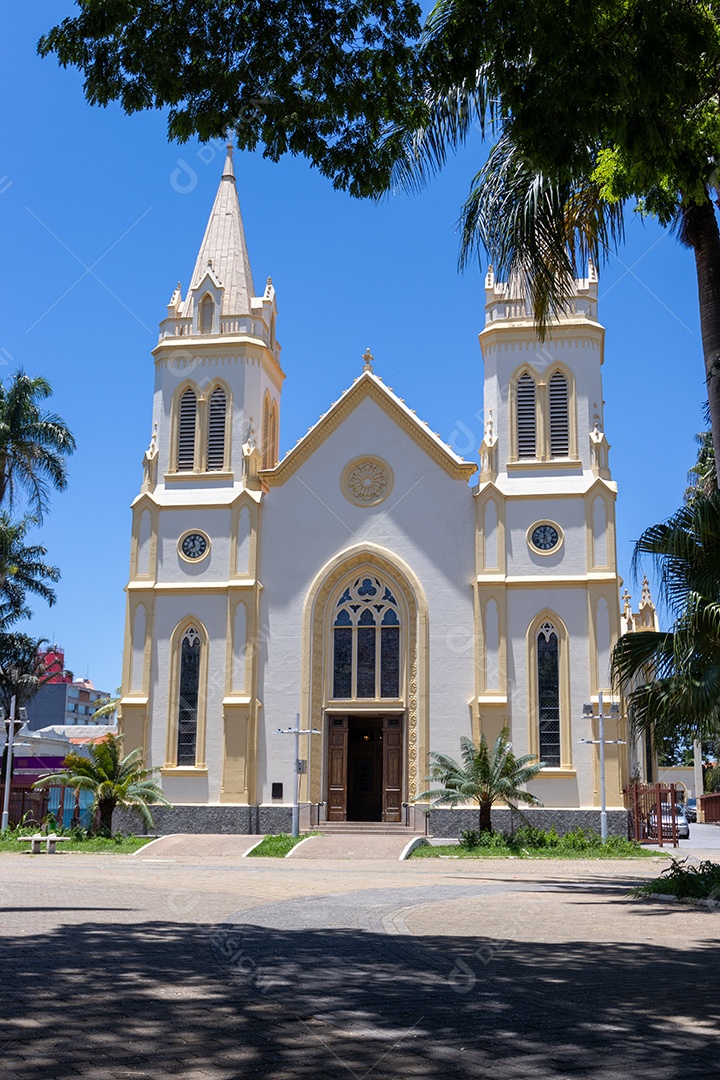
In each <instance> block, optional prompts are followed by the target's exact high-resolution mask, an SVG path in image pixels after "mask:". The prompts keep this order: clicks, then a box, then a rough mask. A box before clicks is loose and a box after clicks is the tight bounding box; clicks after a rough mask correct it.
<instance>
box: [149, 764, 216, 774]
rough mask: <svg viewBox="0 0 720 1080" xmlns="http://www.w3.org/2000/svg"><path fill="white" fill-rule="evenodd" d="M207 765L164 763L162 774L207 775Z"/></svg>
mask: <svg viewBox="0 0 720 1080" xmlns="http://www.w3.org/2000/svg"><path fill="white" fill-rule="evenodd" d="M207 773H208V767H207V765H163V766H162V767H161V769H160V775H161V776H207Z"/></svg>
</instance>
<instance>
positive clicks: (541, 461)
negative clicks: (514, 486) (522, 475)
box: [505, 458, 583, 499]
mask: <svg viewBox="0 0 720 1080" xmlns="http://www.w3.org/2000/svg"><path fill="white" fill-rule="evenodd" d="M505 467H506V469H507V472H509V473H514V472H547V471H548V470H552V471H555V470H560V469H566V470H570V469H577V470H581V469H582V467H583V463H582V460H581V459H580V458H518V459H517V461H508V462H507V463H506V466H505ZM527 498H535V499H537V498H538V496H537V495H532V496H527Z"/></svg>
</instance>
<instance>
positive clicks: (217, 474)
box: [163, 447, 235, 510]
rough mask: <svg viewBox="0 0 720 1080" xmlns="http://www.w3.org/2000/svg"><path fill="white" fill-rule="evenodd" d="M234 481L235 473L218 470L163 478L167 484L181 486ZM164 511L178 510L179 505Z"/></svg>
mask: <svg viewBox="0 0 720 1080" xmlns="http://www.w3.org/2000/svg"><path fill="white" fill-rule="evenodd" d="M226 449H227V447H226ZM234 479H235V473H234V472H231V471H229V470H224V471H222V472H221V471H220V470H219V469H218V470H216V471H211V472H202V471H200V470H198V471H197V472H172V473H165V475H164V476H163V480H164V482H165V483H166V484H179V483H182V482H183V481H185V482H186V483H187V481H188V480H191V481H204V480H221V481H227V482H229V481H231V480H234ZM193 505H196V504H193ZM163 509H171V510H175V509H177V504H176V503H173V504H172V506H169V507H163Z"/></svg>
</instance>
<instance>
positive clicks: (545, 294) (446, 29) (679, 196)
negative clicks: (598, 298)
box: [386, 0, 720, 469]
mask: <svg viewBox="0 0 720 1080" xmlns="http://www.w3.org/2000/svg"><path fill="white" fill-rule="evenodd" d="M484 7H485V9H487V10H486V14H487V12H488V11H490V8H491V5H484ZM495 8H496V9H497V20H496V21H494V18H493V16H494V11H493V12H491V14H490V18H489V25H491V26H494V28H495V30H496V31H499V33H500V37H499V39H497V40H496V39H495V38H492V39H488V40H483V35H482V32H480V33H478V28H479V25H480V23H481V21H482V16H481V14H480V12H479V10H477V9H476V8H475V7H473V5H462V4H459V3H458V2H457V0H438V2H437V3H436V5H435V7H434V8H433V10H432V12H431V14H430V16H429V17H428V20H427V24H426V29H425V35H424V39H423V43H422V47H421V50H420V52H421V59H423V58H424V62H425V64H426V66H427V73H426V76H425V83H426V87H427V88H428V89H427V91H426V92H427V98H426V101H425V103H424V117H423V121H422V125H421V126H417V127H415V128H414V129H413V128H412V126H407V121H405V120H403V121H401V122H400V123H398V124H396V125H394V126H391V128H390V131H389V133H388V136H387V139H386V143H387V148H386V152H387V153H389V155H390V157H391V158H392V159H394V161H395V166H394V169H393V174H392V182H391V183H392V185H399V186H400V187H404V188H406V189H409V190H414V189H417V188H420V187H422V186H424V185H425V184H426V183H427V181H428V180H429V179H430V177H432V176H433V175H435V174H436V173H437V172H439V171H440V170H441V169H442V168H443V166H444V165H445V164H446V162H447V160H448V158H449V157H450V156H451V154H452V153H454V152H455V151H457V150H458V149H459V148H460V147H461V146H463V145H464V144H465V143H466V142H467V141H468V139H469V137H470V136H471V135H472V134H474V133H475V131H476V129H479V130H480V131H481V132H482V133H483V134H485V132H486V131H487V130H491V131H492V132H494V133H496V134H497V135H498V141H497V143H496V144H495V146H494V147H493V148H492V150H491V151H490V154H489V156H488V158H487V161H486V163H485V165H484V166H483V167H482V168H481V169H480V170H479V171H478V173H477V174H476V175H475V177H474V178H473V180H472V182H471V187H470V194H469V196H468V198H467V201H466V202H465V205H464V207H463V209H462V212H461V218H460V223H459V224H460V227H461V234H462V242H461V250H460V265H461V266H465V265H466V264H467V263H468V262H469V261H470V260H471V259H472V258H473V256H474V255H475V254H476V252H477V251H478V250H479V249H484V250H485V251H486V252H487V255H488V258H489V260H490V262H491V263H492V265H493V267H494V269H495V274H496V278H497V279H498V280H501V281H509V280H510V281H516V282H519V283H521V284H522V285H523V286H524V291H525V292H526V294H527V295H528V297H529V298H530V300H531V303H532V307H533V311H534V315H535V320H536V323H537V326H538V331H539V333H540V335H541V337H544V335H545V333H546V331H547V328H548V326H549V323H550V321H551V320H552V319H553V318H554V317H555V315H556V314H557V313H558V312H559V311H561V309H562V307H563V304H564V303H565V302H566V301H567V300H568V298H569V297H570V295H571V294H572V290H573V282H574V279H575V278H578V277H583V276H584V275H585V272H586V269H587V265H588V262H592V263H593V264H594V265H595V266H596V267H597V266H600V265H601V263H603V262H605V261H606V260H607V258H608V257H609V255H610V254H611V253H613V252H615V251H616V250H617V249H618V247H619V246H620V245H621V243H622V240H623V215H624V210H625V207H626V206H627V205H634V206H637V207H638V208H640V209H642V210H643V212H647V213H652V214H653V215H654V216H656V217H657V219H658V221H659V223H660V224H661V226H663V227H665V228H670V229H671V230H672V231H673V232H674V233H675V235H676V236H677V238H678V240H679V241H680V243H681V244H682V245H683V246H685V247H687V248H689V249H690V250H692V252H693V255H694V259H695V273H696V279H697V286H698V303H699V312H700V327H701V334H702V348H703V358H704V364H705V377H706V383H707V392H708V402H709V409H710V417H711V428H712V441H713V445H714V449H715V460H716V468H718V469H720V228H719V227H718V220H717V216H716V212H715V205H716V202H717V200H718V196H719V194H720V182H719V180H718V170H717V163H716V157H717V154H716V152H715V151H713V152H712V153H710V152H709V151H708V152H704V151H703V152H701V153H697V152H693V149H692V148H691V147H692V145H693V144H694V146H695V150H696V151H697V149H698V147H699V146H700V144H701V143H703V139H704V136H705V134H707V133H709V130H710V127H711V126H712V127H713V130H714V125H715V124H716V114H717V103H716V94H715V91H714V89H713V90H711V91H710V92H709V93H707V94H701V95H700V98H699V99H698V100H697V101H696V102H695V105H694V107H691V106H689V105H688V99H687V98H686V96H685V94H686V91H687V89H688V85H687V84H686V83H685V82H684V80H685V78H686V76H687V77H689V79H690V80H691V81H692V79H693V78H694V76H693V71H694V72H695V73H696V74H699V68H701V67H702V68H704V66H705V65H704V64H703V63H701V62H697V63H694V62H690V63H686V62H685V61H686V58H685V57H683V56H682V45H681V43H683V42H684V44H685V46H687V45H688V41H690V40H692V39H693V37H692V35H693V34H694V33H699V28H698V26H697V25H695V28H694V31H690V30H689V25H688V24H685V23H684V22H682V24H681V23H680V22H678V18H677V16H678V12H676V13H675V21H674V22H673V20H672V19H668V20H667V24H666V26H667V27H668V29H670V32H671V33H672V30H671V28H672V27H673V26H674V28H675V31H676V32H677V35H678V37H677V42H676V45H677V49H676V54H675V55H674V56H673V55H672V53H671V54H670V55H671V59H670V60H669V63H670V64H671V65H672V70H664V71H663V79H658V78H657V77H656V76H655V74H654V73H652V74H650V73H649V71H648V68H647V66H646V65H645V64H643V63H640V64H638V63H637V56H638V55H641V56H642V55H645V54H644V51H643V50H642V48H640V49H638V44H637V40H636V39H635V37H634V30H633V24H632V20H630V19H629V18H628V20H627V22H626V23H624V17H625V15H626V14H627V13H626V11H625V8H624V7H622V8H618V9H617V12H616V13H615V14H614V15H610V13H609V12H608V10H607V8H601V9H599V10H598V14H597V17H598V19H599V20H602V19H603V18H605V19H607V20H608V21H609V22H613V21H614V19H615V18H617V26H616V27H615V30H616V31H617V32H618V34H619V39H620V41H621V43H622V44H621V47H620V46H618V48H617V49H615V50H611V51H610V53H608V52H607V51H605V52H603V49H602V47H601V48H600V52H599V53H598V55H597V56H595V57H594V64H595V66H594V67H592V69H591V70H590V69H588V71H587V72H586V75H585V78H586V81H588V82H589V80H590V79H591V78H592V79H593V80H594V81H595V82H596V83H597V85H599V86H602V87H605V88H606V89H607V93H606V94H603V95H602V100H600V97H599V96H597V97H596V98H595V101H594V103H595V104H596V105H597V106H598V110H597V111H594V110H593V109H592V108H591V107H590V105H588V109H587V110H585V109H580V108H570V107H568V102H567V100H566V99H565V98H564V97H563V96H562V92H561V93H560V95H559V96H558V91H557V89H556V86H557V79H553V76H552V70H551V66H549V65H546V64H543V62H542V59H541V58H539V52H538V47H539V48H540V49H541V48H543V47H544V46H547V43H548V42H549V41H550V42H552V47H551V57H552V61H553V62H554V63H555V64H558V63H560V64H561V63H562V57H561V56H560V55H559V54H558V51H557V50H558V49H561V48H562V44H559V43H558V42H562V41H564V40H567V43H568V45H569V46H570V48H571V49H572V47H573V46H577V41H576V40H575V39H574V38H572V34H573V30H569V33H568V35H567V39H565V38H564V37H563V33H562V31H561V30H559V29H557V27H554V28H553V32H552V33H550V34H548V33H546V29H547V28H546V27H544V26H536V27H535V29H536V30H537V31H538V38H537V40H534V39H533V31H532V29H529V30H528V35H529V36H528V35H525V40H524V41H522V42H518V41H517V40H515V39H516V38H517V34H516V33H515V31H516V30H517V26H515V25H514V24H513V18H514V15H513V14H512V13H510V12H509V11H505V15H506V19H505V20H504V19H503V16H502V15H501V14H500V11H501V9H500V8H498V7H497V5H495ZM686 9H687V10H686V14H688V13H689V17H690V22H692V21H693V19H692V13H691V12H690V9H694V11H695V14H697V15H698V17H699V18H700V20H701V21H702V23H703V30H702V33H708V34H709V35H710V36H711V37H712V36H713V35H715V37H716V29H715V22H716V16H715V14H714V13H712V12H710V11H705V12H704V13H703V11H702V10H701V5H686ZM559 10H560V8H559ZM517 14H518V17H519V18H520V19H523V18H525V15H524V9H523V8H522V5H520V6H518V7H517ZM546 14H547V18H548V20H550V19H552V17H553V16H552V13H551V12H548V13H546ZM648 23H649V25H652V20H648ZM526 25H527V26H528V27H532V25H533V24H532V22H530V23H527V19H526ZM637 29H638V27H637V26H636V27H635V30H637ZM558 35H559V37H558ZM686 35H689V36H688V37H686ZM556 39H557V40H556ZM609 40H610V38H608V39H607V41H606V42H605V45H607V44H608V41H609ZM694 40H695V44H696V45H698V48H699V54H698V55H703V48H702V47H700V46H699V44H698V43H699V41H700V37H697V38H695V39H694ZM703 40H706V41H708V42H709V39H703ZM665 44H667V40H666V41H665ZM543 56H545V59H547V56H546V55H545V54H543ZM704 59H705V61H706V63H707V70H708V72H709V71H710V69H712V70H713V71H714V63H715V62H714V61H713V62H710V58H709V55H705V56H704ZM588 63H590V61H588ZM598 64H599V66H598ZM615 64H617V66H615ZM608 65H613V70H612V73H611V72H610V70H608ZM566 68H567V70H566V71H565V72H564V74H565V75H567V76H568V78H569V80H570V84H572V74H571V73H572V72H577V71H578V66H577V64H576V63H570V62H568V63H567V65H566ZM543 70H544V71H545V72H546V74H545V77H544V78H543V79H542V80H541V83H542V88H543V93H544V94H545V99H546V100H547V101H549V102H550V103H551V106H552V109H553V110H554V116H558V117H562V118H564V126H565V128H566V129H567V130H559V129H558V130H556V131H555V132H552V131H551V130H550V129H549V125H550V124H552V123H553V118H552V117H550V116H547V117H539V116H538V115H537V109H536V107H534V104H533V101H534V100H539V98H538V95H537V94H535V95H534V94H533V91H532V89H531V87H532V86H535V87H536V89H537V88H538V82H537V80H538V78H539V73H540V72H541V71H543ZM674 80H677V90H678V93H677V100H676V101H675V102H674V105H675V108H672V107H671V106H670V101H671V100H672V99H673V89H672V88H673V87H674V86H675V81H674ZM713 85H714V84H713ZM614 88H616V89H617V95H614V93H613V90H614ZM584 89H585V92H586V93H587V98H588V100H590V99H592V98H593V91H592V89H588V88H587V86H586V87H585V88H584ZM601 94H602V91H601ZM628 95H629V96H628ZM661 101H663V102H665V104H666V106H667V108H666V109H665V110H664V112H665V114H666V115H663V116H661V115H660V114H661V112H663V110H662V107H661V105H660V104H659V102H661ZM628 102H629V104H628ZM650 102H651V104H649V103H650ZM623 103H624V105H625V107H623ZM643 104H644V106H645V113H644V114H643V111H642V110H643ZM631 105H632V106H633V107H635V106H637V109H638V110H639V111H638V113H637V114H636V116H635V122H634V125H633V124H631V125H630V130H628V128H627V121H626V119H625V117H626V115H627V114H628V112H629V110H630V107H631ZM416 115H417V114H411V120H410V124H412V123H413V122H416V121H415V117H416ZM641 115H645V116H646V117H647V118H649V122H647V123H644V122H643V121H641V120H640V119H639V117H640V116H641ZM710 115H712V121H710V119H709V117H710ZM585 117H587V124H586V122H585V119H584V118H585ZM661 121H664V122H666V125H667V126H665V127H663V128H662V130H663V133H664V134H663V135H659V129H660V127H662V124H661V123H660V122H661ZM560 123H562V121H560ZM673 125H677V127H674V126H673ZM553 135H554V136H555V137H553ZM645 138H646V139H647V141H644V140H645ZM713 138H714V136H713ZM603 140H605V141H603ZM619 140H622V146H620V145H618V141H619ZM526 145H529V146H530V147H531V148H532V151H533V152H539V149H540V148H544V151H543V162H542V165H539V164H538V163H537V160H536V158H537V153H533V152H531V153H530V154H528V153H527V152H526ZM709 145H710V143H707V146H709ZM712 145H713V146H715V145H716V143H715V142H713V143H712ZM554 146H557V147H558V151H557V152H554V149H553V148H554ZM389 186H391V185H388V187H389Z"/></svg>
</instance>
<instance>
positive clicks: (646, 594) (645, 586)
mask: <svg viewBox="0 0 720 1080" xmlns="http://www.w3.org/2000/svg"><path fill="white" fill-rule="evenodd" d="M647 604H649V605H650V606H652V607H654V606H655V605H654V604H653V600H652V594H651V592H650V582H649V581H648V579H647V574H646V575H645V577H644V578H643V579H642V598H641V600H640V607H645V605H647Z"/></svg>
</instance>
